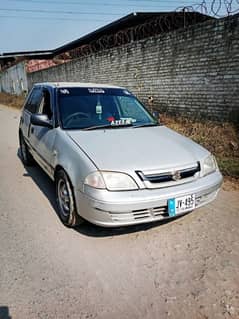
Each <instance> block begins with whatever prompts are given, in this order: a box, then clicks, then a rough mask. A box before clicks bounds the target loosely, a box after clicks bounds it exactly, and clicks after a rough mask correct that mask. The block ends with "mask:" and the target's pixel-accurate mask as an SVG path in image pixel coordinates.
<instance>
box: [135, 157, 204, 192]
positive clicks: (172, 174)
mask: <svg viewBox="0 0 239 319" xmlns="http://www.w3.org/2000/svg"><path fill="white" fill-rule="evenodd" d="M199 172H200V163H199V162H197V163H195V164H192V165H188V166H186V167H179V168H176V169H175V168H174V169H167V170H164V171H162V170H158V171H154V172H143V171H136V174H137V175H138V176H139V178H140V179H141V180H142V181H143V182H144V184H145V186H146V187H147V188H159V187H168V186H175V185H178V184H183V183H186V182H189V181H192V180H194V179H195V178H196V177H198V175H199Z"/></svg>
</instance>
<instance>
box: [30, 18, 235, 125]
mask: <svg viewBox="0 0 239 319" xmlns="http://www.w3.org/2000/svg"><path fill="white" fill-rule="evenodd" d="M45 81H82V82H98V83H111V84H116V85H120V86H125V87H127V88H129V89H130V90H131V91H132V92H133V93H134V94H136V95H137V96H138V97H139V98H140V99H141V100H143V101H144V102H146V101H147V99H148V97H149V96H153V98H154V105H155V108H157V109H158V110H159V111H160V112H164V111H167V112H168V113H172V114H185V115H188V116H193V117H207V118H210V119H215V120H233V121H236V120H238V114H239V15H235V16H233V17H230V18H224V19H219V20H212V21H207V22H204V23H201V24H197V25H194V26H191V27H189V28H187V29H180V30H177V31H173V32H170V33H165V34H163V35H159V36H155V37H152V38H148V39H144V40H141V41H138V42H132V43H130V44H127V45H124V46H121V47H116V48H112V49H110V50H105V51H101V52H98V53H95V54H94V55H89V56H86V57H81V58H78V59H76V60H73V61H71V62H68V63H66V64H63V65H59V66H56V67H52V68H49V69H47V70H42V71H38V72H34V73H31V74H29V75H28V85H29V88H30V87H31V86H32V85H33V83H36V82H45Z"/></svg>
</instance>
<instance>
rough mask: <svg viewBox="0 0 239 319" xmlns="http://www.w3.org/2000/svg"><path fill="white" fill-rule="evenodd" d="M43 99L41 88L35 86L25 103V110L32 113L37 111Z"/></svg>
mask: <svg viewBox="0 0 239 319" xmlns="http://www.w3.org/2000/svg"><path fill="white" fill-rule="evenodd" d="M41 100H42V90H41V88H34V89H33V91H32V93H31V95H30V97H29V99H28V101H27V103H26V105H25V110H27V111H29V112H31V113H36V112H37V110H38V107H39V105H40V103H41Z"/></svg>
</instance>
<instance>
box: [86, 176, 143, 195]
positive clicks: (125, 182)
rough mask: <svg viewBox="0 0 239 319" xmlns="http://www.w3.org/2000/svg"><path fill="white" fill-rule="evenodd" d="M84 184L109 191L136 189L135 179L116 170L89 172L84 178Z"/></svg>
mask: <svg viewBox="0 0 239 319" xmlns="http://www.w3.org/2000/svg"><path fill="white" fill-rule="evenodd" d="M84 184H85V185H89V186H91V187H94V188H99V189H105V188H107V189H108V190H110V191H123V190H135V189H138V186H137V184H136V183H135V181H134V180H133V179H132V178H131V177H130V176H129V175H127V174H124V173H118V172H106V171H98V172H94V173H91V174H90V175H88V176H87V177H86V179H85V183H84Z"/></svg>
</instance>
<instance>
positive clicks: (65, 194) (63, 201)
mask: <svg viewBox="0 0 239 319" xmlns="http://www.w3.org/2000/svg"><path fill="white" fill-rule="evenodd" d="M57 192H58V200H59V205H60V208H61V212H62V214H63V215H64V217H68V216H69V214H70V200H71V199H70V195H69V189H68V185H67V183H66V181H65V180H64V179H60V180H59V181H58V186H57Z"/></svg>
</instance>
